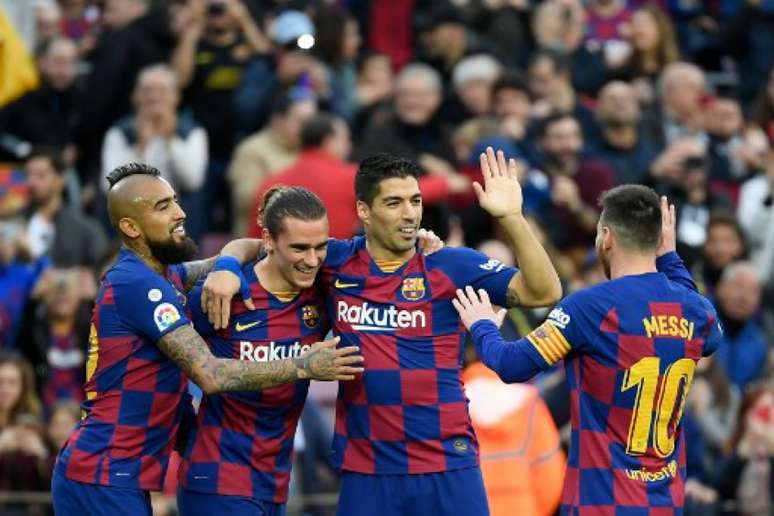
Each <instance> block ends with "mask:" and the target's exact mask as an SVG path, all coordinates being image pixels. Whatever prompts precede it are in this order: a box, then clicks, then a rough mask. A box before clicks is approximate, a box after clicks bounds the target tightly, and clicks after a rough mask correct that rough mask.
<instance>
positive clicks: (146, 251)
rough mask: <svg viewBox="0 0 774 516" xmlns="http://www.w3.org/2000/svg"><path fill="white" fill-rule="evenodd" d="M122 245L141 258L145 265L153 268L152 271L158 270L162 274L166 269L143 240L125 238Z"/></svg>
mask: <svg viewBox="0 0 774 516" xmlns="http://www.w3.org/2000/svg"><path fill="white" fill-rule="evenodd" d="M124 245H125V246H126V248H127V249H129V250H130V251H131V252H133V253H134V254H136V255H137V257H138V258H139V259H140V260H142V261H143V262H144V263H145V265H147V266H148V267H150V268H151V269H153V270H154V271H156V272H158V273H159V274H162V275H163V274H164V273H165V272H166V270H167V266H166V265H165V264H163V263H161V262H160V261H158V260H157V259H156V258H155V257H154V256H153V254H152V253H151V252H150V248H148V246H147V244H145V243H144V242H140V241H139V239H138V240H125V241H124Z"/></svg>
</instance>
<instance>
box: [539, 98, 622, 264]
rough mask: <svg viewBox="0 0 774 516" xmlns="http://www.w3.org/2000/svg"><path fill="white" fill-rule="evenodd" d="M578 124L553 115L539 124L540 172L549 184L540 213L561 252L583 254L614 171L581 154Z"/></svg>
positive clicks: (611, 183) (591, 238) (566, 116)
mask: <svg viewBox="0 0 774 516" xmlns="http://www.w3.org/2000/svg"><path fill="white" fill-rule="evenodd" d="M582 149H583V136H582V134H581V128H580V124H579V123H578V121H577V119H576V118H575V117H574V116H573V115H571V114H564V113H556V114H553V115H550V116H548V117H547V118H545V119H544V120H543V122H542V130H541V136H540V151H541V154H542V160H541V169H542V170H543V171H544V172H545V173H546V174H547V175H548V177H549V179H550V182H551V197H550V208H549V210H547V211H539V212H538V213H539V214H540V216H541V217H542V222H543V225H544V226H545V227H546V228H548V232H549V234H550V235H551V240H552V241H553V242H554V243H555V244H556V245H557V246H558V247H559V248H560V249H562V250H565V251H568V250H570V251H572V252H573V253H575V254H577V253H578V252H580V253H585V250H586V248H587V247H588V246H591V244H592V243H593V241H594V234H595V231H596V227H597V218H598V217H599V209H598V207H597V201H598V200H599V196H600V195H601V194H602V192H604V191H605V190H608V189H610V188H612V186H613V184H614V183H613V171H612V169H611V168H610V167H609V166H608V165H607V164H606V163H604V162H601V161H598V160H595V159H591V158H586V157H584V156H583V154H582Z"/></svg>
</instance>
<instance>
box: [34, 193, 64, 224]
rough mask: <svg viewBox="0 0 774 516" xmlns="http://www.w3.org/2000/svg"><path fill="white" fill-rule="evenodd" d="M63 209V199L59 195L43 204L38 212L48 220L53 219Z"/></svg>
mask: <svg viewBox="0 0 774 516" xmlns="http://www.w3.org/2000/svg"><path fill="white" fill-rule="evenodd" d="M61 207H62V198H61V197H60V196H58V195H53V196H51V198H50V199H49V200H48V201H46V202H45V203H44V204H42V205H41V206H40V207H39V208H38V209H37V210H36V212H37V213H38V214H40V215H42V216H44V217H45V218H47V219H53V218H54V215H56V214H57V212H58V211H59V208H61Z"/></svg>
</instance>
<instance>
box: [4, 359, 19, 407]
mask: <svg viewBox="0 0 774 516" xmlns="http://www.w3.org/2000/svg"><path fill="white" fill-rule="evenodd" d="M23 385H24V383H23V381H22V372H21V369H19V368H18V367H17V366H16V364H14V363H13V362H5V363H2V364H0V412H3V413H8V412H10V411H11V410H13V408H14V407H15V406H16V404H17V403H19V400H20V399H21V395H22V388H23Z"/></svg>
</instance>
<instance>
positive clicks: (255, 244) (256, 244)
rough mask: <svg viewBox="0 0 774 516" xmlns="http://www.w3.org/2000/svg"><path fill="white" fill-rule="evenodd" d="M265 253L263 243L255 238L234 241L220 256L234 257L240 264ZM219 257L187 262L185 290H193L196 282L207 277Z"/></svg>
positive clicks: (185, 264) (184, 265)
mask: <svg viewBox="0 0 774 516" xmlns="http://www.w3.org/2000/svg"><path fill="white" fill-rule="evenodd" d="M262 252H263V241H262V240H256V239H254V238H240V239H238V240H232V241H231V242H229V243H228V244H226V245H225V246H224V247H223V249H222V250H221V251H220V255H218V256H233V257H234V258H236V259H237V261H239V263H246V262H249V261H250V260H254V259H255V258H257V257H258V256H259V255H260V254H261V253H262ZM217 258H218V257H217V256H212V257H210V258H206V259H204V260H195V261H192V262H185V263H184V264H183V267H184V268H185V289H186V290H191V289H192V288H193V287H194V285H196V282H197V281H199V280H200V279H202V278H203V277H205V276H206V275H207V273H208V272H210V271H211V270H212V267H213V266H214V265H215V260H216V259H217Z"/></svg>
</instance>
